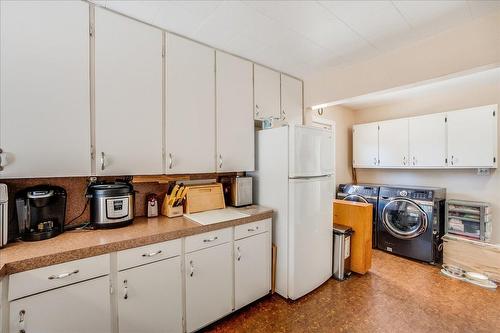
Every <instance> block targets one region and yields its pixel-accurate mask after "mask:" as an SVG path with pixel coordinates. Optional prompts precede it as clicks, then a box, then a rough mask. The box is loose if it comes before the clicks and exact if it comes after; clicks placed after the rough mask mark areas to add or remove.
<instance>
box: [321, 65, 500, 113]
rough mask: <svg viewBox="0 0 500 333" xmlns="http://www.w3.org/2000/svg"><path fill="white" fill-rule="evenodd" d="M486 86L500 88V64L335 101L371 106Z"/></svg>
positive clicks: (357, 108)
mask: <svg viewBox="0 0 500 333" xmlns="http://www.w3.org/2000/svg"><path fill="white" fill-rule="evenodd" d="M484 86H492V87H495V86H496V87H498V88H497V89H498V91H500V67H493V68H488V69H484V70H480V71H477V72H471V73H462V74H458V75H452V76H450V77H446V78H441V79H436V80H432V81H431V82H422V83H419V84H416V85H412V86H409V87H402V88H397V89H390V90H388V91H381V92H375V93H371V94H367V95H363V96H357V97H353V98H349V99H346V100H342V101H338V102H336V103H333V104H331V105H341V106H343V107H347V108H349V109H352V110H362V109H371V108H376V107H381V106H385V105H388V104H392V105H394V104H397V103H402V102H405V101H410V100H418V99H420V100H422V99H424V100H425V99H432V98H433V96H439V95H450V94H451V95H453V94H457V93H459V94H460V93H464V92H474V91H478V90H479V91H480V90H481V89H483V87H484Z"/></svg>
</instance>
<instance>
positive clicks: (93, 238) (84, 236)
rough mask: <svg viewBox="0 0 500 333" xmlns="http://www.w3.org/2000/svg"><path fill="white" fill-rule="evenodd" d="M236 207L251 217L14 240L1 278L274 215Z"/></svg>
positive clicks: (154, 222)
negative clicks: (204, 223)
mask: <svg viewBox="0 0 500 333" xmlns="http://www.w3.org/2000/svg"><path fill="white" fill-rule="evenodd" d="M237 210H238V211H240V212H241V213H245V214H248V215H249V216H246V217H242V218H238V219H234V220H230V221H224V222H220V223H214V224H210V225H201V224H199V223H196V222H194V221H192V220H190V219H188V218H186V217H183V216H180V217H176V218H168V217H166V216H161V215H160V216H158V217H154V218H147V217H136V218H135V219H134V223H133V224H131V225H129V226H126V227H122V228H116V229H99V230H74V231H67V232H65V233H63V234H61V235H59V236H57V237H54V238H51V239H47V240H43V241H38V242H21V241H18V242H14V243H11V244H8V245H7V246H6V247H5V248H3V249H1V250H0V278H1V277H3V276H5V275H9V274H13V273H19V272H23V271H28V270H30V269H35V268H40V267H45V266H50V265H55V264H60V263H63V262H67V261H71V260H77V259H83V258H88V257H93V256H97V255H101V254H105V253H111V252H116V251H121V250H126V249H129V248H133V247H138V246H143V245H147V244H154V243H158V242H163V241H167V240H172V239H177V238H182V237H186V236H191V235H195V234H201V233H204V232H208V231H213V230H217V229H223V228H228V227H233V226H237V225H240V224H245V223H250V222H254V221H259V220H263V219H267V218H271V217H272V215H273V211H272V210H271V209H269V208H266V207H262V206H256V205H253V206H248V207H243V208H238V209H237Z"/></svg>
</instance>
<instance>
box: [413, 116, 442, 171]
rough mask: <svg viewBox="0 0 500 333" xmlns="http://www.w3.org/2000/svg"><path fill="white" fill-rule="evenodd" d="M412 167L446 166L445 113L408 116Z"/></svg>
mask: <svg viewBox="0 0 500 333" xmlns="http://www.w3.org/2000/svg"><path fill="white" fill-rule="evenodd" d="M408 128H409V145H410V155H409V156H410V160H409V166H410V167H412V168H443V167H446V113H435V114H430V115H425V116H420V117H413V118H409V124H408Z"/></svg>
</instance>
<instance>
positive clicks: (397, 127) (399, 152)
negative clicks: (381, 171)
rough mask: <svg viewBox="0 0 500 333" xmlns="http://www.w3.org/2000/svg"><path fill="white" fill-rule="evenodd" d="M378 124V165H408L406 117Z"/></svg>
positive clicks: (394, 166)
mask: <svg viewBox="0 0 500 333" xmlns="http://www.w3.org/2000/svg"><path fill="white" fill-rule="evenodd" d="M378 125H379V133H378V146H379V160H380V162H379V166H380V167H389V168H400V167H407V166H409V165H410V164H409V163H410V161H409V157H408V147H409V146H408V118H404V119H393V120H386V121H381V122H379V123H378Z"/></svg>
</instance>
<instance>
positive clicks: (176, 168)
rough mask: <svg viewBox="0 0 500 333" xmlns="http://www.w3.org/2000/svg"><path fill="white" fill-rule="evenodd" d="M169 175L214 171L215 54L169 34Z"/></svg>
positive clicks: (167, 130) (167, 136)
mask: <svg viewBox="0 0 500 333" xmlns="http://www.w3.org/2000/svg"><path fill="white" fill-rule="evenodd" d="M166 43H167V44H166V45H167V66H166V70H167V73H166V77H167V87H166V89H167V93H166V101H167V117H166V147H167V149H166V153H167V156H166V158H167V161H166V163H167V169H166V171H167V173H169V174H175V173H204V172H215V140H216V139H215V51H214V50H213V49H211V48H209V47H206V46H204V45H201V44H197V43H195V42H192V41H190V40H187V39H184V38H181V37H178V36H175V35H172V34H167V42H166Z"/></svg>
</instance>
